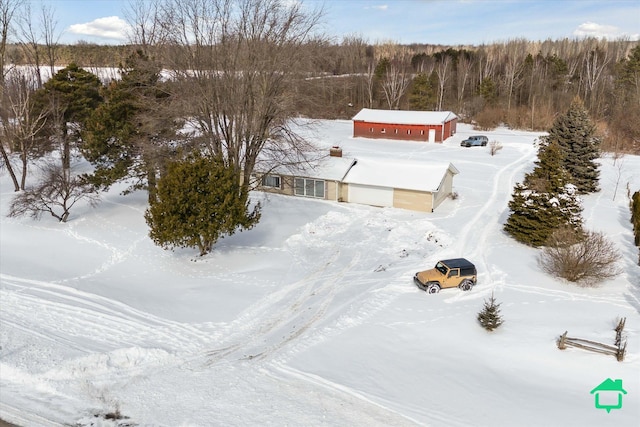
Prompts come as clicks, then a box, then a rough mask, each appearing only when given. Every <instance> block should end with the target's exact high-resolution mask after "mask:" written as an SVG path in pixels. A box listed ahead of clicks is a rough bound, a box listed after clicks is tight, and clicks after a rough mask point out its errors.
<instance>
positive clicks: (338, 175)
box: [297, 156, 356, 181]
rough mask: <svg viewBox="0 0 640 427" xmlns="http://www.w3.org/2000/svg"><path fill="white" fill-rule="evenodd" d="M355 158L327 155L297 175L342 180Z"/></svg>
mask: <svg viewBox="0 0 640 427" xmlns="http://www.w3.org/2000/svg"><path fill="white" fill-rule="evenodd" d="M355 162H356V160H355V159H351V158H348V157H334V156H329V157H325V158H323V159H322V160H320V161H319V162H318V163H317V164H315V165H313V166H312V167H309V168H307V169H304V171H301V172H299V173H298V174H297V175H298V176H304V177H307V178H318V179H325V180H329V181H342V178H344V176H345V175H346V174H347V172H349V169H350V168H351V166H352V165H353V164H354V163H355Z"/></svg>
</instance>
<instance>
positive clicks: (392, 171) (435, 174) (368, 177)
mask: <svg viewBox="0 0 640 427" xmlns="http://www.w3.org/2000/svg"><path fill="white" fill-rule="evenodd" d="M448 170H451V173H453V174H457V173H459V172H458V170H457V169H456V168H455V167H454V166H453V165H452V164H451V163H431V162H416V161H409V160H399V159H398V160H396V159H394V160H372V159H358V160H357V161H356V164H355V165H354V166H353V167H352V168H351V169H350V170H349V173H348V174H347V176H346V178H345V179H344V182H346V183H348V184H360V185H371V186H375V187H388V188H400V189H404V190H417V191H432V192H433V191H437V190H438V187H440V183H441V182H442V179H443V178H444V176H445V174H446V173H447V171H448Z"/></svg>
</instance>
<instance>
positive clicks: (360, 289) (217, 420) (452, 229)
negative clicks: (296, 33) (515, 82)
mask: <svg viewBox="0 0 640 427" xmlns="http://www.w3.org/2000/svg"><path fill="white" fill-rule="evenodd" d="M351 132H352V124H351V122H350V121H320V122H318V127H317V129H316V134H315V136H314V139H316V140H317V141H318V144H319V145H320V146H322V147H325V148H328V147H330V146H333V145H339V146H341V147H342V148H343V150H344V155H345V156H353V157H360V158H365V157H368V158H378V159H386V158H390V157H399V158H411V159H414V160H422V159H424V160H437V161H450V162H452V163H453V165H454V166H455V167H456V168H458V169H459V170H460V174H459V175H457V176H456V177H455V179H454V190H455V191H456V192H457V193H458V194H459V197H458V198H457V199H456V200H450V199H448V200H446V201H445V202H444V203H443V204H442V205H441V206H440V207H439V208H438V209H437V210H436V212H435V213H431V214H424V213H417V212H411V211H404V210H399V209H391V208H385V209H382V208H374V207H368V206H359V205H354V204H345V203H335V202H328V201H318V200H310V199H302V198H294V197H286V196H275V195H270V196H265V195H264V194H261V193H256V194H253V197H254V198H255V199H260V200H261V201H262V203H263V206H264V207H263V214H262V221H261V222H260V224H259V225H258V226H257V227H255V228H254V229H253V230H250V231H247V232H242V233H238V234H235V235H234V236H231V237H227V238H225V239H223V240H221V241H220V242H219V243H218V244H217V245H216V247H215V250H214V252H213V253H212V254H210V255H208V256H205V257H202V258H200V257H197V256H196V255H197V252H196V251H195V250H178V251H175V252H169V251H164V250H162V249H161V248H159V247H156V246H154V244H153V243H152V242H151V240H150V239H149V238H148V236H147V233H148V229H147V226H146V224H145V222H144V218H143V212H144V210H145V208H146V195H145V194H143V193H135V194H133V195H129V196H121V195H120V194H119V191H120V190H121V189H122V188H114V189H113V190H112V191H111V192H110V193H108V194H106V195H104V197H103V200H102V203H101V204H100V205H99V206H98V207H97V209H90V208H88V207H84V206H79V207H77V208H74V210H72V217H71V219H70V221H69V222H68V223H66V224H60V223H58V222H56V221H55V220H54V219H53V218H51V217H43V219H42V220H41V221H33V220H31V219H28V218H21V219H9V218H7V217H6V212H7V207H8V204H9V202H10V200H11V197H12V194H13V192H12V186H11V182H10V179H9V177H8V175H7V174H6V173H3V174H2V175H1V176H0V186H1V187H0V191H1V205H0V209H1V211H0V214H1V219H0V232H1V240H0V251H1V259H0V261H1V265H0V267H1V274H0V322H1V323H0V346H1V348H0V418H2V419H5V420H7V421H10V422H14V423H16V424H19V425H21V426H55V425H74V426H75V425H78V426H89V425H94V426H115V425H117V422H115V421H105V420H103V419H102V418H100V417H95V415H104V414H107V413H110V412H115V411H116V410H118V411H119V412H120V413H121V414H122V415H124V416H127V417H129V418H128V419H127V420H124V421H121V422H120V424H122V425H124V423H125V422H126V423H129V424H132V425H139V426H265V425H267V426H268V425H271V426H285V425H289V426H412V425H425V426H516V427H517V426H618V427H622V426H638V422H639V421H638V420H640V267H638V265H637V264H636V262H637V256H638V255H637V254H638V249H637V248H636V247H634V245H633V235H632V231H631V224H630V222H629V221H630V212H629V208H628V203H629V202H628V198H627V190H626V187H627V183H629V185H630V188H631V190H632V191H636V190H638V189H640V157H637V156H626V157H624V158H623V159H622V160H618V164H617V165H615V166H614V164H613V160H612V159H611V158H609V157H604V158H603V159H601V164H602V167H601V182H600V184H601V188H602V191H600V192H599V193H597V194H594V195H589V196H587V197H585V198H584V206H585V211H584V218H585V222H586V227H587V228H589V229H591V230H596V231H603V232H605V233H606V234H607V235H608V236H609V237H610V238H611V239H612V240H613V241H614V242H615V243H616V245H617V247H618V249H619V250H620V253H621V258H620V261H619V263H620V266H621V267H623V269H624V273H623V274H622V275H620V276H619V277H617V278H616V279H615V280H611V281H608V282H605V283H602V284H601V285H600V286H598V287H596V288H580V287H577V286H575V285H573V284H569V283H563V282H561V281H558V280H555V279H553V278H551V277H549V276H547V275H545V274H543V273H542V272H541V271H540V270H539V268H538V266H537V262H536V259H537V254H538V251H537V250H535V249H532V248H529V247H526V246H523V245H520V244H518V243H516V242H515V241H514V240H512V239H510V238H509V237H507V236H506V235H505V234H504V233H503V231H502V224H503V223H504V222H505V220H506V218H507V215H508V210H507V202H508V200H509V198H510V195H511V190H512V187H513V185H514V184H515V183H516V182H518V181H521V180H522V177H523V175H524V173H526V172H528V171H530V170H531V169H532V166H533V161H534V159H535V154H536V150H535V148H534V145H533V142H534V140H535V139H536V138H537V136H538V134H535V133H530V132H523V131H512V130H509V129H504V128H501V129H497V130H495V131H493V132H483V133H484V134H485V135H488V136H489V140H490V141H491V140H498V141H500V142H501V143H502V145H503V147H504V148H503V149H502V150H501V151H499V153H498V154H497V155H496V156H490V155H489V148H488V147H472V148H462V147H460V145H459V144H460V141H461V140H462V139H464V138H465V137H467V136H469V135H471V134H475V133H478V132H476V131H473V130H472V129H471V128H470V127H469V126H466V125H459V126H458V134H457V135H456V136H454V137H452V138H450V139H449V140H447V141H446V142H445V143H444V144H427V143H418V142H397V141H382V140H366V139H354V138H351V136H350V135H351ZM620 165H621V166H620ZM616 183H619V186H618V189H617V192H616V193H615V194H614V188H615V186H616ZM452 257H466V258H468V259H470V260H471V261H473V262H474V263H475V264H476V266H477V267H478V273H479V281H478V285H477V286H476V287H475V288H474V289H473V290H472V291H471V292H462V291H459V290H457V289H450V290H443V291H442V292H440V293H439V294H436V295H427V294H426V293H425V292H423V291H420V290H419V289H418V288H417V287H416V286H415V285H414V284H413V282H412V276H413V274H414V273H415V272H416V271H418V270H423V269H426V268H430V267H432V266H433V264H434V263H435V262H436V261H437V260H438V259H441V258H452ZM492 293H494V295H495V297H496V299H497V301H498V302H499V303H501V304H502V306H501V309H502V315H503V317H504V320H505V323H504V325H503V326H502V327H501V328H499V329H498V330H496V331H494V332H492V333H489V332H486V331H485V330H484V329H482V328H481V327H480V326H479V325H478V323H477V321H476V315H477V313H478V312H479V311H480V310H481V309H482V306H483V302H484V300H485V299H487V298H488V297H490V295H491V294H492ZM620 317H626V318H627V322H626V325H627V326H626V333H627V336H628V350H627V357H626V359H625V361H624V362H617V361H616V359H615V357H613V356H606V355H599V354H595V353H590V352H586V351H583V350H580V349H575V348H569V349H567V350H564V351H560V350H559V349H558V348H557V346H556V339H557V338H558V336H559V335H561V334H562V333H563V332H564V331H569V335H570V336H574V337H579V338H585V339H591V340H595V341H601V342H604V343H613V339H614V331H613V328H614V326H615V324H616V320H617V319H618V318H620ZM607 378H611V379H614V380H615V379H621V380H622V381H623V387H624V389H625V390H626V392H627V394H626V395H624V396H623V400H622V407H621V408H620V409H613V410H611V411H610V412H607V411H606V410H604V409H602V408H596V407H595V402H594V396H595V395H594V394H591V393H590V392H591V390H593V389H594V388H596V387H597V386H598V385H599V384H601V383H602V382H603V381H604V380H606V379H607Z"/></svg>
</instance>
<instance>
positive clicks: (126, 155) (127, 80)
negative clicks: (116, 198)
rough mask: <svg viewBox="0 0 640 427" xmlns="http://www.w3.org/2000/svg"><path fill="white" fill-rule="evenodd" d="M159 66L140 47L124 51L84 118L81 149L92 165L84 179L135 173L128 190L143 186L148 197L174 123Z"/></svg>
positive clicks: (103, 182)
mask: <svg viewBox="0 0 640 427" xmlns="http://www.w3.org/2000/svg"><path fill="white" fill-rule="evenodd" d="M160 71H161V68H160V66H159V64H157V63H155V62H154V61H152V60H151V59H150V58H148V57H147V56H146V55H144V54H143V53H142V52H141V51H138V52H136V53H134V54H132V55H131V56H129V57H128V58H127V60H126V61H125V65H124V66H121V67H120V74H121V78H120V79H119V80H115V81H113V82H111V84H110V85H109V87H108V88H107V89H106V90H105V91H104V96H105V99H106V102H105V103H103V104H101V105H100V106H99V107H98V108H96V109H95V110H94V111H93V114H92V115H91V116H90V117H89V119H88V120H87V121H86V126H85V128H84V131H83V137H84V144H83V147H82V153H83V154H84V156H85V157H86V158H87V160H89V161H90V162H91V163H92V164H93V165H94V166H95V169H94V172H93V174H91V175H90V176H88V179H89V180H90V182H92V183H93V184H94V185H96V186H97V187H100V188H103V189H107V188H109V186H111V185H112V184H113V183H115V182H117V181H120V180H123V179H128V178H134V181H133V184H132V186H131V187H130V189H129V190H135V189H140V188H145V187H146V188H148V189H149V195H150V199H152V198H153V192H154V191H155V181H156V174H157V171H158V170H159V169H160V167H161V163H162V161H163V159H164V158H165V157H166V155H167V152H168V150H169V148H168V144H169V141H172V140H175V139H176V132H175V131H176V129H177V126H178V123H177V121H176V120H172V117H171V113H170V111H171V110H170V109H169V108H168V104H169V101H170V97H169V96H168V90H166V86H167V85H168V83H164V82H162V81H161V79H160Z"/></svg>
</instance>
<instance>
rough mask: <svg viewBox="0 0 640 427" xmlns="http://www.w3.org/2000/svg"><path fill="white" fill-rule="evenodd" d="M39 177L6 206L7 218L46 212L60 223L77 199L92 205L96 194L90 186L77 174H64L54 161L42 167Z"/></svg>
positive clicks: (67, 216) (38, 216) (35, 215)
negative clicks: (7, 208) (68, 175)
mask: <svg viewBox="0 0 640 427" xmlns="http://www.w3.org/2000/svg"><path fill="white" fill-rule="evenodd" d="M41 173H42V175H41V178H40V180H39V181H38V182H37V183H36V185H34V186H33V187H30V188H27V189H26V190H24V191H22V192H20V193H18V194H17V195H16V196H15V198H14V199H13V200H12V201H11V204H10V206H9V213H8V216H9V217H19V216H30V217H32V218H35V219H39V218H40V217H41V215H42V214H43V213H49V214H51V216H53V217H54V218H56V219H57V220H58V221H60V222H67V220H68V219H69V215H70V213H71V208H72V207H73V206H74V205H75V204H76V203H77V202H79V201H80V200H86V201H87V202H88V203H89V205H91V206H95V205H97V203H98V201H99V196H98V195H97V193H96V192H95V190H94V187H93V186H92V185H90V184H87V183H85V182H84V181H83V180H82V179H81V178H80V177H79V176H77V175H75V176H71V177H67V175H66V171H65V170H64V169H63V168H62V166H61V165H60V164H59V163H58V162H55V163H54V162H51V163H46V164H45V165H44V166H43V167H42V171H41Z"/></svg>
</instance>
